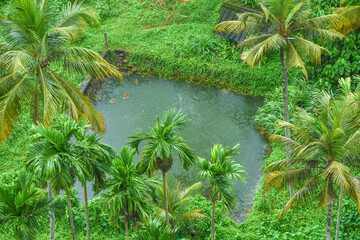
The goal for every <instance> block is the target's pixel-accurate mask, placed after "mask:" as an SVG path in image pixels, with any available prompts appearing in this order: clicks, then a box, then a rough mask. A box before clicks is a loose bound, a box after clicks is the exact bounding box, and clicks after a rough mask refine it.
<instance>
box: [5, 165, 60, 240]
mask: <svg viewBox="0 0 360 240" xmlns="http://www.w3.org/2000/svg"><path fill="white" fill-rule="evenodd" d="M32 180H33V176H32V175H31V174H26V173H25V172H22V173H21V174H20V176H18V178H16V179H15V181H14V183H13V184H12V185H10V186H1V188H0V224H1V226H2V227H4V228H5V229H10V230H11V231H12V232H13V235H14V238H15V239H17V240H22V239H35V238H36V231H37V230H40V228H41V222H42V221H43V220H45V219H46V218H47V217H48V214H49V213H48V212H49V210H54V208H55V207H56V205H57V204H56V205H53V204H52V201H50V200H49V199H47V198H46V197H44V196H42V195H41V194H40V193H39V192H38V190H37V189H35V188H34V186H33V181H32Z"/></svg>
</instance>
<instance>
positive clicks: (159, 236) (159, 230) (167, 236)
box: [132, 217, 177, 240]
mask: <svg viewBox="0 0 360 240" xmlns="http://www.w3.org/2000/svg"><path fill="white" fill-rule="evenodd" d="M176 232H177V229H176V228H175V229H172V228H171V227H170V226H166V225H165V223H163V222H161V221H160V220H159V219H154V218H152V217H150V219H149V220H148V223H143V224H142V227H141V229H140V230H139V231H138V232H137V233H136V234H135V236H134V237H133V238H132V239H134V240H175V236H176Z"/></svg>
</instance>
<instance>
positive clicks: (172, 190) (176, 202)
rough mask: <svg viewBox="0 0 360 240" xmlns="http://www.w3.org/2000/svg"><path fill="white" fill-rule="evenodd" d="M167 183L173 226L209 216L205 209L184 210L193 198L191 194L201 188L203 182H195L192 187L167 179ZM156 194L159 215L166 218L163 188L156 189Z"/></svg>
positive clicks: (156, 207) (156, 210)
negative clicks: (203, 212)
mask: <svg viewBox="0 0 360 240" xmlns="http://www.w3.org/2000/svg"><path fill="white" fill-rule="evenodd" d="M169 183H170V184H169ZM167 185H168V188H167V190H168V198H169V216H170V222H171V224H172V226H179V225H182V224H183V222H186V221H191V220H194V219H197V218H204V217H207V216H205V215H204V214H202V213H201V212H202V211H203V209H191V210H189V211H184V208H185V207H186V206H187V204H188V202H189V201H190V200H191V196H192V195H194V194H195V193H196V192H197V191H199V190H200V188H201V186H202V183H201V182H197V183H194V184H193V185H191V186H190V187H188V188H184V186H183V185H182V184H181V182H178V183H177V184H175V182H174V181H169V180H167ZM155 196H156V197H155V199H154V200H155V201H154V202H155V212H156V214H157V215H158V216H159V217H163V218H164V217H165V207H164V192H163V189H162V188H158V189H156V192H155Z"/></svg>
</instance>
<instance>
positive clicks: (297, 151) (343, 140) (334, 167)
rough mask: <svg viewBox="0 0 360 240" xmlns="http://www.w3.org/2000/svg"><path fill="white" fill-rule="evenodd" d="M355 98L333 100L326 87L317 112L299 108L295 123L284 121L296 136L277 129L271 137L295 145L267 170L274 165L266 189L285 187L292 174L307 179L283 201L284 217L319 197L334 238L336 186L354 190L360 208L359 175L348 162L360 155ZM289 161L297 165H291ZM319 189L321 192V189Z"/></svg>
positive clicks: (351, 96)
mask: <svg viewBox="0 0 360 240" xmlns="http://www.w3.org/2000/svg"><path fill="white" fill-rule="evenodd" d="M348 90H350V86H349V88H348ZM354 99H355V98H354V95H348V96H346V97H344V98H342V99H338V100H334V99H332V98H331V97H330V96H329V95H328V94H327V93H325V92H323V93H322V94H321V95H320V96H319V97H318V99H317V101H316V103H315V106H314V107H315V108H314V109H313V112H306V111H305V110H303V109H300V108H299V109H298V111H297V114H296V115H295V123H294V124H290V123H288V122H285V121H279V125H280V126H283V127H285V126H287V127H289V128H290V129H291V133H292V137H291V138H287V137H283V136H279V135H272V136H271V139H273V140H277V141H280V142H282V143H285V144H289V145H290V146H291V147H292V149H293V158H292V159H285V160H280V161H277V162H274V163H272V164H270V165H269V166H267V167H266V168H265V170H264V171H270V173H268V175H267V176H266V180H265V186H266V188H267V189H268V188H269V187H272V186H280V187H281V186H283V185H284V184H287V183H288V181H289V179H295V180H296V181H297V182H299V183H302V184H303V186H302V187H301V188H300V190H299V191H298V192H297V193H296V194H295V195H294V196H293V197H291V199H290V200H289V201H288V203H287V204H286V205H285V206H284V208H283V210H282V211H281V213H280V215H279V219H280V218H281V217H282V216H283V215H284V213H285V212H286V211H288V210H289V209H290V208H291V207H292V206H293V205H294V204H297V203H299V202H306V201H308V200H309V199H310V196H312V197H316V198H317V199H318V201H319V204H318V206H319V207H322V208H325V207H326V206H328V215H327V221H326V239H327V240H330V239H331V218H332V211H333V204H334V201H336V200H337V199H338V194H337V191H339V192H340V194H341V195H342V194H343V193H350V194H351V196H352V197H353V198H354V200H355V202H356V204H357V206H358V210H359V213H360V181H359V179H357V178H356V177H354V176H352V175H351V173H350V170H349V168H348V167H347V166H346V165H345V164H346V163H351V162H352V161H356V160H357V159H358V157H359V156H360V130H359V123H358V110H359V107H358V103H356V101H354ZM287 164H290V165H291V166H292V167H293V169H290V170H289V169H286V165H287ZM318 192H320V194H316V193H318ZM341 198H342V196H341ZM341 198H340V199H341ZM340 211H341V202H340V204H339V213H340ZM339 216H340V215H339Z"/></svg>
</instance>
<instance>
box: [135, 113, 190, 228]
mask: <svg viewBox="0 0 360 240" xmlns="http://www.w3.org/2000/svg"><path fill="white" fill-rule="evenodd" d="M156 119H157V122H156V124H155V126H154V127H152V128H150V129H149V132H146V131H144V130H141V129H140V130H138V132H139V133H138V134H135V135H133V136H130V137H129V138H130V139H131V140H130V141H129V145H130V146H131V147H133V148H135V149H136V150H137V151H139V144H140V143H141V142H142V141H146V142H147V144H146V146H145V147H144V150H143V153H142V154H143V158H142V160H141V162H140V164H139V167H140V169H141V170H143V171H146V172H147V174H148V176H151V175H153V174H154V172H155V170H161V171H162V175H163V188H164V205H165V215H166V224H167V225H168V224H169V223H170V218H169V203H168V197H167V190H166V173H167V172H168V171H169V170H170V169H171V166H172V164H173V154H174V153H175V154H178V156H179V160H180V161H181V162H182V164H183V168H184V169H185V170H186V171H188V170H189V169H190V166H191V165H192V164H193V163H194V161H195V157H194V153H193V150H192V149H191V148H190V147H189V146H188V145H187V144H186V143H185V140H184V138H182V137H181V136H179V135H177V131H178V130H182V129H184V128H185V127H186V126H187V125H188V123H189V120H188V119H186V115H184V114H182V113H181V112H180V111H179V112H178V113H176V114H175V110H174V109H171V110H169V111H167V112H165V114H164V116H163V120H160V117H159V115H157V117H156Z"/></svg>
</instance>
